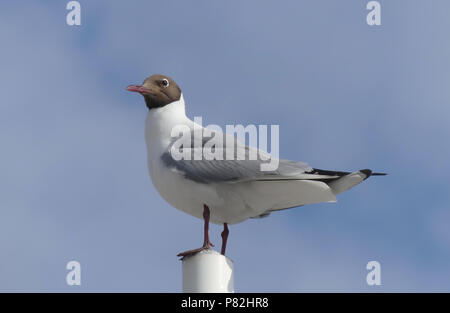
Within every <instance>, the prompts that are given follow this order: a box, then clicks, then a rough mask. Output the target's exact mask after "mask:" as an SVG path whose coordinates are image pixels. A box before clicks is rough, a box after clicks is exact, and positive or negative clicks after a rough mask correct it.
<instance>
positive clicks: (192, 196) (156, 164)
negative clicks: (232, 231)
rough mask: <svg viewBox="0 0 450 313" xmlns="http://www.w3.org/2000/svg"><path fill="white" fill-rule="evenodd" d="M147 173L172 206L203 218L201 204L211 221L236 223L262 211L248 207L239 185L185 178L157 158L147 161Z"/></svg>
mask: <svg viewBox="0 0 450 313" xmlns="http://www.w3.org/2000/svg"><path fill="white" fill-rule="evenodd" d="M148 165H149V172H150V177H151V179H152V182H153V185H154V186H155V188H156V189H157V190H158V192H159V194H160V195H161V196H162V197H163V198H164V200H166V201H167V202H168V203H169V204H171V205H172V206H174V207H175V208H177V209H179V210H181V211H183V212H185V213H187V214H190V215H192V216H195V217H198V218H200V219H203V206H204V205H205V204H206V205H207V206H208V207H209V208H210V211H211V222H212V223H215V224H223V223H228V224H230V225H231V224H236V223H239V222H242V221H244V220H246V219H248V218H250V217H254V216H258V215H260V214H262V213H263V212H260V211H259V210H258V211H256V210H253V209H252V208H250V207H248V206H247V205H246V204H245V202H244V200H243V199H242V196H241V192H242V190H241V188H239V186H238V184H222V185H217V184H201V183H197V182H194V181H190V180H187V179H185V178H184V177H183V176H182V175H181V174H178V173H176V172H173V171H171V170H169V169H168V168H166V167H165V166H163V164H162V162H161V161H160V160H149V164H148Z"/></svg>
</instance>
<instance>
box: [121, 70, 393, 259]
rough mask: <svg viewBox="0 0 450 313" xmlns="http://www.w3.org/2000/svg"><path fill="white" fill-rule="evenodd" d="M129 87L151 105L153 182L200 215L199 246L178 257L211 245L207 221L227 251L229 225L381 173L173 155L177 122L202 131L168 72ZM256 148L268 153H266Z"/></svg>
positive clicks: (326, 198)
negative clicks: (268, 166)
mask: <svg viewBox="0 0 450 313" xmlns="http://www.w3.org/2000/svg"><path fill="white" fill-rule="evenodd" d="M127 90H128V91H134V92H138V93H140V94H141V95H142V96H144V99H145V103H146V105H147V108H148V109H149V111H148V114H147V119H146V122H145V124H146V127H145V139H146V144H147V153H148V169H149V173H150V177H151V179H152V182H153V185H154V186H155V188H156V189H157V190H158V192H159V194H160V195H161V196H162V197H163V198H164V199H165V200H166V201H167V202H168V203H169V204H171V205H172V206H174V207H175V208H177V209H179V210H181V211H183V212H186V213H188V214H190V215H193V216H196V217H198V218H200V219H204V242H203V245H202V247H201V248H199V249H195V250H190V251H186V252H182V253H180V254H178V256H182V257H184V256H187V255H191V254H193V253H196V252H199V251H201V250H204V249H209V248H210V247H211V246H213V244H212V243H211V242H210V240H209V230H208V229H209V222H212V223H215V224H221V225H223V226H224V230H223V232H222V249H221V252H222V254H225V248H226V243H227V238H228V233H229V231H228V225H229V224H236V223H240V222H242V221H244V220H246V219H248V218H255V217H264V216H267V215H268V214H270V213H271V212H274V211H279V210H284V209H288V208H293V207H298V206H302V205H305V204H311V203H319V202H335V201H336V195H337V194H339V193H341V192H343V191H346V190H348V189H350V188H352V187H353V186H355V185H357V184H359V183H360V182H362V181H363V180H365V179H367V178H368V177H369V176H371V175H385V174H384V173H372V171H371V170H368V169H365V170H360V171H356V172H343V171H326V170H319V169H315V168H312V167H310V166H309V165H308V164H306V163H303V162H294V161H288V160H282V159H276V161H277V164H278V167H277V168H276V169H273V170H265V171H263V170H261V164H262V163H264V162H265V161H263V160H262V159H261V158H258V159H255V160H249V159H248V158H246V159H245V160H237V159H229V158H222V159H206V158H202V159H195V158H181V159H180V158H174V157H173V150H172V148H173V144H174V142H175V140H177V139H178V138H174V136H173V130H174V128H176V127H179V126H180V125H181V126H183V127H185V128H188V129H189V130H190V131H191V132H192V134H193V133H194V132H195V131H196V130H197V131H198V130H199V129H200V130H201V131H202V132H203V131H204V130H205V128H203V127H202V126H201V125H198V124H196V123H194V121H192V120H190V119H189V118H188V117H187V116H186V111H185V102H184V99H183V94H182V92H181V89H180V87H178V85H177V84H176V83H175V81H174V80H173V79H171V78H170V77H168V76H165V75H152V76H150V77H149V78H147V79H146V80H145V81H144V83H143V84H142V85H131V86H128V87H127ZM210 132H211V131H210ZM215 135H217V132H215ZM220 136H223V138H224V139H223V140H224V141H227V140H228V139H229V138H233V139H234V137H232V136H230V135H224V134H222V133H221V134H220ZM205 142H206V141H205V140H201V141H200V142H198V141H197V142H196V140H192V141H191V143H190V145H191V146H190V147H186V146H184V147H182V149H189V150H191V151H192V152H193V153H195V152H194V151H197V152H198V151H203V149H202V148H203V147H204V145H205ZM232 148H233V149H237V148H241V149H243V151H244V152H245V154H246V156H248V154H249V153H250V152H251V151H255V149H256V148H253V147H248V146H245V145H244V144H242V143H239V142H237V143H236V146H235V145H234V144H233V147H232ZM225 149H229V147H226V148H224V151H225ZM257 151H258V153H260V154H261V155H265V156H266V157H267V153H265V152H263V151H260V150H257Z"/></svg>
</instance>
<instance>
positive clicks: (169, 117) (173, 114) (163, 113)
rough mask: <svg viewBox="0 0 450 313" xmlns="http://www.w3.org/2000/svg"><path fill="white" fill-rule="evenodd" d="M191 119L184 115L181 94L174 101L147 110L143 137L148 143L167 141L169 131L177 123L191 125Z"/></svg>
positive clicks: (169, 136)
mask: <svg viewBox="0 0 450 313" xmlns="http://www.w3.org/2000/svg"><path fill="white" fill-rule="evenodd" d="M191 124H192V121H191V120H190V119H189V118H188V117H187V116H186V109H185V104H184V98H183V94H181V96H180V99H179V100H178V101H174V102H172V103H169V104H168V105H165V106H163V107H160V108H153V109H150V110H149V111H148V114H147V119H146V121H145V137H146V141H147V143H148V144H150V143H152V144H155V143H156V142H164V143H168V142H169V141H170V138H171V131H172V129H173V127H175V126H177V125H188V126H191Z"/></svg>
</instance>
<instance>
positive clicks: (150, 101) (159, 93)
mask: <svg viewBox="0 0 450 313" xmlns="http://www.w3.org/2000/svg"><path fill="white" fill-rule="evenodd" d="M127 90H128V91H133V92H139V93H140V94H141V95H142V96H144V99H145V103H146V104H147V107H148V108H149V109H154V108H160V107H163V106H165V105H167V104H169V103H172V102H174V101H178V100H180V97H181V89H180V87H178V85H177V83H176V82H175V81H174V80H173V79H172V78H170V77H169V76H165V75H160V74H155V75H152V76H150V77H149V78H147V79H146V80H145V81H144V83H143V84H142V85H130V86H128V87H127Z"/></svg>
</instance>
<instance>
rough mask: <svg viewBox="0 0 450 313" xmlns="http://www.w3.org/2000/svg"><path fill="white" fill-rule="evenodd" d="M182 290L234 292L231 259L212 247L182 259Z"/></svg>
mask: <svg viewBox="0 0 450 313" xmlns="http://www.w3.org/2000/svg"><path fill="white" fill-rule="evenodd" d="M182 267H183V292H234V278H233V261H232V260H231V259H229V258H227V257H226V256H224V255H222V254H220V253H219V252H217V251H214V250H212V249H209V250H203V251H200V252H198V253H196V254H194V255H191V256H187V257H185V258H184V259H183V260H182Z"/></svg>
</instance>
